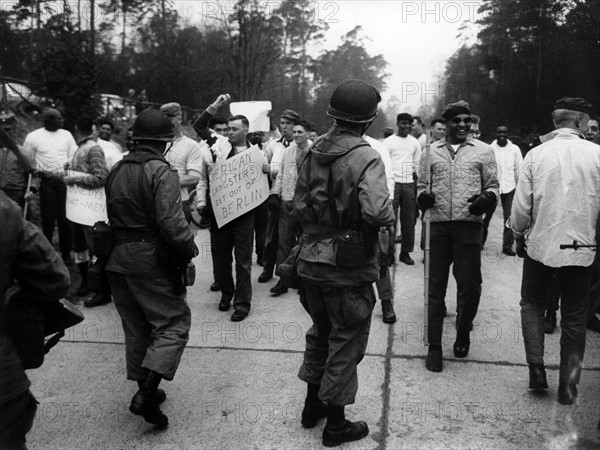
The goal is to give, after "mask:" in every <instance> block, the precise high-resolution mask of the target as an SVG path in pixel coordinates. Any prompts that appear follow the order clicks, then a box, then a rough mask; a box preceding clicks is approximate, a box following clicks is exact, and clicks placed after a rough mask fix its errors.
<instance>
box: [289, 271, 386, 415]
mask: <svg viewBox="0 0 600 450" xmlns="http://www.w3.org/2000/svg"><path fill="white" fill-rule="evenodd" d="M304 289H305V295H303V296H302V297H301V298H302V299H303V301H304V302H305V305H304V307H305V309H307V311H308V312H309V314H310V317H311V318H312V320H313V325H312V327H311V328H310V329H309V330H308V332H307V333H306V350H305V352H304V361H303V363H302V366H301V367H300V371H299V373H298V377H299V378H300V379H301V380H303V381H306V382H307V383H311V384H317V385H320V386H321V387H320V389H319V398H320V399H321V400H323V401H325V402H327V403H329V404H333V405H340V406H345V405H349V404H352V403H354V401H355V399H356V392H357V391H358V375H357V367H358V364H359V363H360V362H361V361H362V359H363V357H364V355H365V351H366V349H367V343H368V340H369V331H370V329H371V315H372V312H373V306H375V293H374V292H373V286H372V285H368V286H360V287H332V288H324V287H319V286H315V285H312V284H310V283H307V282H304Z"/></svg>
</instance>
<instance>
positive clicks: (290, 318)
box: [29, 210, 600, 449]
mask: <svg viewBox="0 0 600 450" xmlns="http://www.w3.org/2000/svg"><path fill="white" fill-rule="evenodd" d="M500 212H501V211H500ZM496 213H497V214H496V217H494V220H493V221H492V226H491V231H490V240H491V241H490V242H489V243H488V244H487V246H486V249H485V252H484V254H483V256H484V262H483V278H484V285H483V294H482V301H481V306H480V309H479V314H478V316H477V319H476V324H475V327H474V330H473V336H472V345H471V352H470V353H469V356H468V358H466V360H457V359H455V358H454V357H453V356H452V343H453V341H454V321H455V318H456V317H455V313H454V310H455V300H454V299H455V297H456V286H455V284H454V282H453V280H452V281H451V282H450V286H449V289H448V294H447V305H448V311H449V316H448V317H447V319H446V325H447V329H446V331H445V334H444V371H443V372H442V373H438V374H434V373H431V372H428V371H427V370H425V364H424V356H425V354H426V348H425V347H424V346H423V343H422V306H421V305H422V299H423V281H422V275H423V265H422V263H421V258H420V254H419V253H415V254H413V256H415V260H416V261H417V263H416V265H415V266H412V267H410V266H406V265H404V264H398V265H396V266H395V269H394V273H393V276H394V281H395V304H396V312H397V315H398V322H397V323H396V324H395V325H393V326H389V325H385V324H383V323H382V321H381V307H380V305H379V304H377V305H376V307H375V311H374V316H373V325H372V328H371V338H370V341H369V346H368V349H367V352H368V354H367V356H366V357H365V359H364V360H363V362H362V363H361V365H360V367H359V380H360V381H359V383H360V388H359V394H358V398H357V402H356V404H355V405H352V406H351V407H349V408H347V416H348V417H349V419H351V420H357V419H362V420H366V421H367V423H368V424H369V427H370V430H371V433H370V435H369V436H368V437H367V438H366V439H363V440H361V441H359V442H355V443H349V444H345V445H344V446H343V447H344V448H356V449H358V448H365V449H374V448H377V449H401V448H407V449H408V448H410V449H413V448H499V449H500V448H501V449H506V448H514V449H521V448H548V449H550V448H551V449H567V448H569V449H570V448H590V449H591V448H594V449H598V448H600V431H599V430H597V429H596V425H597V423H598V419H599V417H600V410H599V405H600V389H599V386H600V335H598V334H594V333H592V332H589V331H588V336H587V349H586V356H585V364H584V370H583V374H582V379H581V383H580V385H579V402H578V404H577V405H576V406H563V405H560V404H559V403H557V402H556V398H555V397H556V388H557V385H558V361H559V359H558V355H559V345H558V342H559V333H558V332H557V333H555V334H553V335H550V336H547V340H546V358H547V359H546V361H547V366H548V382H549V384H550V389H549V390H548V392H547V393H546V394H541V395H535V394H533V393H531V392H529V391H528V389H527V383H528V371H527V366H526V364H525V356H524V350H523V342H522V336H521V332H520V328H519V307H518V302H519V287H520V280H521V268H522V267H521V266H522V262H521V261H519V260H518V259H516V258H511V257H506V256H504V255H501V254H500V249H501V245H500V239H501V229H500V226H501V218H500V213H499V212H498V210H497V211H496ZM196 241H197V243H198V246H199V248H200V249H201V254H200V255H199V256H198V258H197V259H196V261H195V262H196V265H197V267H198V279H197V281H196V285H195V286H193V287H192V288H191V289H190V290H189V294H188V300H189V303H190V306H191V308H192V331H191V336H190V341H189V345H188V348H187V349H186V351H185V353H184V355H183V360H182V363H181V366H180V369H179V372H178V373H177V376H176V378H175V380H174V381H173V382H170V383H167V382H165V383H163V387H164V388H165V389H166V390H167V395H168V398H167V401H166V402H165V403H164V407H163V410H164V412H165V413H166V414H167V415H168V416H169V420H170V423H171V425H170V427H169V428H168V429H167V430H163V431H159V430H155V429H154V428H153V427H152V426H151V425H149V424H147V423H145V422H144V421H143V419H141V418H140V417H138V416H134V415H132V414H131V413H129V411H128V406H129V401H130V400H131V397H132V396H133V394H134V393H135V391H136V386H135V385H134V383H133V382H130V381H126V380H125V362H124V354H125V349H124V346H123V332H122V328H121V325H120V321H119V318H118V315H117V313H116V311H115V308H114V305H113V304H109V305H105V306H101V307H98V308H94V309H91V310H89V309H85V311H84V312H85V314H86V320H85V322H83V323H82V324H80V325H78V326H77V327H75V328H74V329H72V330H71V332H70V333H69V335H68V336H67V337H66V339H63V342H62V343H61V344H59V345H58V346H57V347H55V348H54V349H53V350H52V351H51V353H50V354H49V355H48V356H47V360H46V362H45V364H44V366H43V367H42V368H41V369H38V370H34V371H30V372H29V375H30V377H31V379H32V381H33V388H32V390H33V392H34V393H35V395H36V396H37V398H38V400H39V401H40V405H39V412H38V415H37V417H36V421H35V424H34V429H33V431H32V432H31V433H30V434H29V445H30V448H33V449H54V448H77V449H79V448H102V449H121V448H123V449H129V448H136V449H188V448H205V449H216V448H223V449H234V448H235V449H237V448H243V449H246V448H256V449H287V448H290V449H307V448H319V447H321V432H322V427H323V425H322V424H319V426H318V427H316V428H315V429H313V430H305V429H303V428H302V427H301V426H300V423H299V417H300V412H301V409H302V405H303V401H304V395H305V385H304V383H302V382H301V381H300V380H299V379H298V378H297V376H296V374H297V371H298V368H299V366H300V363H301V360H302V350H303V347H304V333H305V332H306V330H307V328H308V327H309V319H308V316H307V314H306V313H305V312H304V310H303V309H302V307H301V306H300V304H299V302H298V300H297V295H296V293H295V291H290V293H288V294H286V295H282V296H280V297H271V296H270V295H269V293H268V289H269V288H270V287H271V286H273V284H274V283H275V280H274V281H272V282H270V283H267V284H259V283H257V282H256V281H255V283H254V285H253V289H254V296H253V306H252V311H251V313H250V315H249V316H248V318H247V319H246V320H245V321H244V322H240V323H233V322H231V321H230V320H229V317H230V314H231V313H230V312H229V313H223V312H219V311H218V310H217V303H218V301H219V298H220V297H219V293H212V292H210V291H209V286H210V284H211V283H212V266H211V260H210V246H209V245H208V232H207V231H205V230H198V231H197V236H196ZM260 271H261V268H260V267H259V266H258V265H256V264H255V265H254V266H253V273H252V279H253V280H256V278H257V277H258V275H259V274H260Z"/></svg>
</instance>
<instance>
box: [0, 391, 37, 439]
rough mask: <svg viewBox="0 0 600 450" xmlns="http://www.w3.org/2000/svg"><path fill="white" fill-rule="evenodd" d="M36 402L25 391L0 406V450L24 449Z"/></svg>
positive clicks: (31, 395) (29, 393)
mask: <svg viewBox="0 0 600 450" xmlns="http://www.w3.org/2000/svg"><path fill="white" fill-rule="evenodd" d="M37 404H38V402H37V400H36V399H35V397H34V396H33V394H32V393H31V392H30V391H29V390H27V391H25V392H23V393H22V394H19V395H18V396H16V397H15V398H13V399H11V400H9V401H8V402H5V403H2V404H0V418H2V420H0V449H2V450H5V449H6V450H20V449H26V448H27V446H26V445H25V442H26V439H25V435H26V434H27V433H28V432H29V430H31V426H32V425H33V419H34V417H35V412H36V410H37Z"/></svg>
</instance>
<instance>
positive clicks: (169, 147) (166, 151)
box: [162, 141, 173, 156]
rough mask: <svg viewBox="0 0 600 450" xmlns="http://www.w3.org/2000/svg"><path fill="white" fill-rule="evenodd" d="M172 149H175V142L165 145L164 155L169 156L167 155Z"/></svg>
mask: <svg viewBox="0 0 600 450" xmlns="http://www.w3.org/2000/svg"><path fill="white" fill-rule="evenodd" d="M171 148H173V141H171V142H167V145H165V150H164V151H163V153H162V155H163V156H167V153H169V151H170V150H171Z"/></svg>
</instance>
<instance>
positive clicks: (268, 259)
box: [263, 209, 279, 274]
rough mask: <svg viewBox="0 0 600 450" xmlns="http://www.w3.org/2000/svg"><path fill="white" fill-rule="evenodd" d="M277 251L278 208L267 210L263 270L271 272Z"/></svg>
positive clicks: (273, 268)
mask: <svg viewBox="0 0 600 450" xmlns="http://www.w3.org/2000/svg"><path fill="white" fill-rule="evenodd" d="M278 251H279V210H278V209H275V210H273V211H269V216H268V219H267V234H266V236H265V246H264V251H263V264H264V269H263V270H264V271H265V272H267V273H270V274H273V271H274V270H275V263H276V262H277V252H278Z"/></svg>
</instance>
